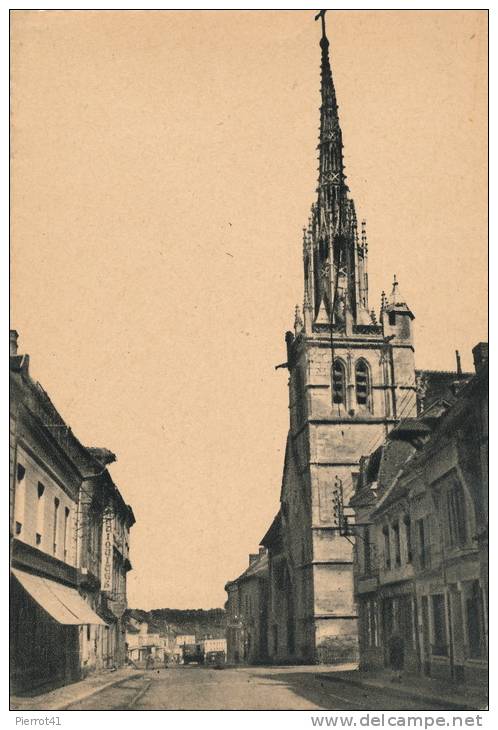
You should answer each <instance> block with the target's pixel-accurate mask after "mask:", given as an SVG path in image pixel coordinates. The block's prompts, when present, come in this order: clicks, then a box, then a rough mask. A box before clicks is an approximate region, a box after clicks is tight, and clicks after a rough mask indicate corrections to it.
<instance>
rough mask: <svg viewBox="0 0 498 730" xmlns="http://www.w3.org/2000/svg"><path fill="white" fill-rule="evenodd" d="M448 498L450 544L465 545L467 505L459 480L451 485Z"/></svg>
mask: <svg viewBox="0 0 498 730" xmlns="http://www.w3.org/2000/svg"><path fill="white" fill-rule="evenodd" d="M446 499H447V509H448V536H447V537H448V545H450V546H457V545H463V544H464V543H465V539H466V529H465V507H464V498H463V493H462V487H461V485H460V484H459V483H458V482H455V483H454V484H453V486H452V487H450V489H449V490H448V493H447V496H446Z"/></svg>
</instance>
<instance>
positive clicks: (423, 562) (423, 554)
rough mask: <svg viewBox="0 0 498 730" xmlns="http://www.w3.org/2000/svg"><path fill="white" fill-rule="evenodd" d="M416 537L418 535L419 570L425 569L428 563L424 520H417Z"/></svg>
mask: <svg viewBox="0 0 498 730" xmlns="http://www.w3.org/2000/svg"><path fill="white" fill-rule="evenodd" d="M417 535H418V557H419V562H420V567H421V568H426V567H427V565H428V562H429V556H428V552H427V545H426V542H425V524H424V519H423V518H421V519H420V520H417Z"/></svg>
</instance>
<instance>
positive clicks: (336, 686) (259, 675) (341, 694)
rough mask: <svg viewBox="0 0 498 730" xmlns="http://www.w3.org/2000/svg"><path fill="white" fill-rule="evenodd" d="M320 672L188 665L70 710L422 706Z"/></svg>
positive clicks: (124, 685)
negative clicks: (330, 679) (324, 675)
mask: <svg viewBox="0 0 498 730" xmlns="http://www.w3.org/2000/svg"><path fill="white" fill-rule="evenodd" d="M318 671H320V672H323V671H324V668H322V667H320V668H318V667H237V668H233V667H227V668H225V669H221V670H216V669H212V668H208V667H202V666H196V665H189V666H179V667H171V668H169V669H159V670H154V671H149V672H146V673H145V675H144V676H142V677H138V678H136V677H133V678H132V677H130V678H129V679H127V680H125V681H124V682H121V683H120V684H119V685H116V686H114V687H110V688H108V689H106V690H104V691H103V692H100V693H99V694H97V695H94V696H93V697H90V698H88V699H87V700H83V701H81V702H78V703H75V704H74V705H72V706H71V707H70V708H68V709H71V710H346V711H347V710H363V711H365V712H368V711H376V710H394V711H395V710H413V711H415V712H417V711H421V710H431V709H439V710H441V709H442V708H441V707H436V706H432V707H431V706H429V705H428V703H427V702H424V701H419V700H413V699H403V698H402V697H396V696H394V695H393V694H392V693H391V692H389V691H388V690H378V689H370V688H368V689H363V688H359V687H355V686H353V685H348V684H344V683H340V682H331V681H329V680H327V679H323V678H320V677H318V676H317V673H318Z"/></svg>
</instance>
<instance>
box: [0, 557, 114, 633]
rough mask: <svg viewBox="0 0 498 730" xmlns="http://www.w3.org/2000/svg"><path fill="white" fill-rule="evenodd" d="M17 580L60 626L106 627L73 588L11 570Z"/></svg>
mask: <svg viewBox="0 0 498 730" xmlns="http://www.w3.org/2000/svg"><path fill="white" fill-rule="evenodd" d="M12 573H13V574H14V576H15V577H16V578H17V580H18V581H19V583H20V584H21V585H22V587H23V588H24V590H25V591H27V592H28V593H29V595H30V596H31V598H32V599H33V600H34V601H35V602H36V603H37V604H38V605H39V606H40V607H41V608H43V610H44V611H46V612H47V613H48V614H49V615H50V616H52V618H54V619H55V620H56V621H57V622H58V623H60V624H67V625H70V624H72V625H75V626H79V625H81V624H97V625H100V626H106V625H107V624H106V623H105V621H102V619H101V618H100V616H98V615H97V614H96V613H95V611H93V610H92V609H91V608H90V606H89V605H88V603H86V602H85V601H84V600H83V598H82V597H81V596H80V594H79V593H78V591H77V590H76V589H75V588H70V587H69V586H65V585H62V583H57V582H56V581H54V580H50V579H49V578H42V577H41V576H39V575H31V573H25V572H24V570H19V569H13V570H12Z"/></svg>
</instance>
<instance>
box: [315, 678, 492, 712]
mask: <svg viewBox="0 0 498 730" xmlns="http://www.w3.org/2000/svg"><path fill="white" fill-rule="evenodd" d="M317 676H319V677H320V679H326V680H327V681H329V682H343V683H347V684H353V685H355V686H357V687H363V688H367V687H370V688H371V689H382V690H384V691H388V692H390V693H392V694H395V695H397V696H398V697H405V698H407V699H416V700H422V701H424V700H426V701H427V703H430V704H431V705H439V706H441V709H446V710H462V711H464V710H484V709H486V708H487V706H488V698H487V696H486V694H485V692H486V690H487V687H476V686H473V685H470V684H464V683H462V684H454V683H452V682H446V681H444V680H438V679H431V678H429V677H422V676H420V675H418V674H406V675H404V676H403V679H402V680H401V682H399V681H396V682H393V681H392V673H391V672H386V671H381V672H373V671H372V672H360V671H359V670H356V671H350V672H327V673H323V674H322V673H318V674H317Z"/></svg>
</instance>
